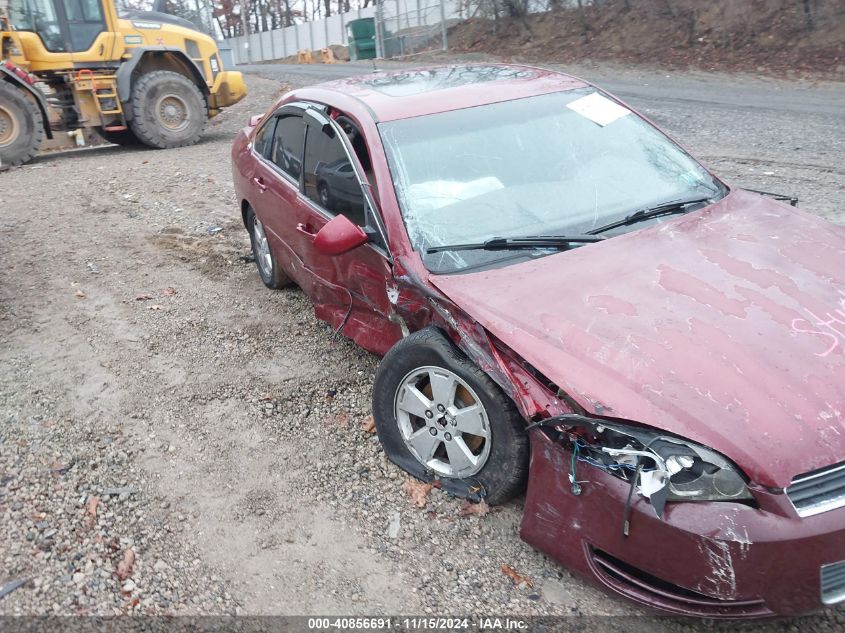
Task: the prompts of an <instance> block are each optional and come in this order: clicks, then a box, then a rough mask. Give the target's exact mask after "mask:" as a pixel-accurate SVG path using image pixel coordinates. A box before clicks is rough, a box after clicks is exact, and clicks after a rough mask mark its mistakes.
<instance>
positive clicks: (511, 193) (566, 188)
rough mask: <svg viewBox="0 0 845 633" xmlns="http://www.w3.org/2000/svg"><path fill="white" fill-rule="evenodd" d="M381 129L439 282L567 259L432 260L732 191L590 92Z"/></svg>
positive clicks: (582, 229)
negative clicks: (441, 275) (479, 270)
mask: <svg viewBox="0 0 845 633" xmlns="http://www.w3.org/2000/svg"><path fill="white" fill-rule="evenodd" d="M379 129H380V132H381V135H382V139H383V141H384V145H385V149H386V151H387V156H388V161H389V164H390V169H391V173H392V176H393V181H394V186H395V188H396V194H397V197H398V199H399V203H400V207H401V211H402V216H403V219H404V222H405V226H406V228H407V230H408V235H409V237H410V240H411V243H412V244H413V246H414V248H415V249H417V250H419V251H420V252H421V253H422V256H423V260H424V262H425V264H426V266H427V267H428V268H429V270H432V271H434V272H453V271H457V270H462V269H468V268H474V267H477V266H484V265H495V263H496V262H497V261H502V262H504V261H518V260H519V259H524V258H525V257H536V256H542V255H547V254H551V253H553V252H557V251H556V250H554V249H551V250H550V249H545V250H540V249H538V250H537V252H533V251H529V252H522V253H521V254H520V255H516V254H515V253H513V252H501V251H497V252H490V251H484V250H466V251H444V252H438V253H433V254H426V253H425V251H426V249H427V248H430V247H433V246H448V245H455V244H474V243H480V242H484V241H486V240H488V239H490V238H493V237H504V238H508V237H526V236H538V235H573V234H583V233H587V232H589V231H590V230H591V229H595V228H598V227H601V226H603V225H605V224H608V223H609V222H612V221H615V220H618V219H620V218H622V217H624V216H626V215H627V214H629V213H631V212H633V211H637V210H640V209H645V208H650V207H653V206H655V205H658V204H661V203H664V202H669V201H676V200H679V199H688V198H707V199H713V200H715V199H717V198H720V197H721V196H722V195H724V191H725V189H724V186H723V185H721V183H719V182H718V181H717V180H715V179H714V178H713V177H712V176H711V175H710V174H709V173H708V172H707V171H706V170H705V169H704V168H703V167H701V165H699V164H698V163H697V162H696V161H695V160H693V159H692V158H691V157H690V156H689V155H687V154H686V153H685V152H684V151H683V150H681V149H680V148H679V147H678V146H677V145H675V144H674V143H673V142H672V141H670V140H669V139H668V138H666V136H664V135H663V134H662V133H661V132H659V131H658V130H657V129H655V128H654V127H653V126H651V125H649V124H648V123H647V122H645V121H644V120H643V119H641V118H640V117H638V116H637V115H636V114H634V113H632V112H630V111H629V110H627V109H625V108H622V107H621V106H619V105H618V104H616V102H614V101H612V100H610V99H608V98H606V97H604V96H603V95H601V94H600V93H598V92H596V91H595V90H594V89H592V88H584V89H579V90H571V91H566V92H558V93H552V94H547V95H540V96H536V97H529V98H524V99H518V100H513V101H506V102H502V103H494V104H489V105H483V106H477V107H474V108H466V109H462V110H454V111H449V112H443V113H439V114H432V115H427V116H421V117H416V118H411V119H404V120H398V121H392V122H388V123H383V124H381V125H380V126H379ZM643 226H647V224H645V223H644V224H637V225H634V226H629V227H624V228H620V229H619V230H618V231H619V232H622V231H626V230H634V229H638V228H642V227H643ZM609 235H610V233H609V234H608V236H609ZM585 248H589V247H588V246H587V247H585Z"/></svg>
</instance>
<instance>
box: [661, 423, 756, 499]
mask: <svg viewBox="0 0 845 633" xmlns="http://www.w3.org/2000/svg"><path fill="white" fill-rule="evenodd" d="M661 439H662V440H664V441H665V442H666V444H671V443H673V442H677V440H674V439H673V440H671V441H670V440H666V439H665V438H661ZM679 446H682V447H683V449H684V452H683V453H678V452H675V451H672V449H666V452H665V458H664V463H665V465H666V470H667V472H668V474H669V490H668V493H667V496H666V499H667V500H668V501H738V500H743V499H751V498H752V496H751V492H750V491H749V490H748V486H746V485H745V479H744V478H743V476H742V474H740V472H739V471H738V470H737V469H736V467H735V466H734V465H733V464H731V463H730V462H729V461H728V460H727V459H725V458H724V457H722V456H721V455H719V454H718V453H717V452H715V451H711V450H710V449H709V448H704V447H703V446H699V445H698V444H693V443H692V442H685V443H684V444H680V445H679ZM690 453H695V455H690Z"/></svg>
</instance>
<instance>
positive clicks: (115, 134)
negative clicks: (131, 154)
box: [94, 126, 141, 146]
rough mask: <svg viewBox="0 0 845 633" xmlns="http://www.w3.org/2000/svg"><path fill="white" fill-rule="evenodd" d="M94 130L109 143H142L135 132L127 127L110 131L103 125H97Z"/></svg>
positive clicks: (129, 144)
mask: <svg viewBox="0 0 845 633" xmlns="http://www.w3.org/2000/svg"><path fill="white" fill-rule="evenodd" d="M94 131H95V132H97V135H98V136H99V137H100V138H101V139H103V140H104V141H106V142H107V143H112V144H114V145H128V146H131V145H140V144H141V141H140V139H138V137H137V136H135V133H134V132H133V131H132V130H130V129H129V128H126V129H125V130H120V131H114V130H112V131H109V130H106V129H104V128H102V127H99V126H98V127H95V128H94Z"/></svg>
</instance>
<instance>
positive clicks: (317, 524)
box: [0, 73, 845, 631]
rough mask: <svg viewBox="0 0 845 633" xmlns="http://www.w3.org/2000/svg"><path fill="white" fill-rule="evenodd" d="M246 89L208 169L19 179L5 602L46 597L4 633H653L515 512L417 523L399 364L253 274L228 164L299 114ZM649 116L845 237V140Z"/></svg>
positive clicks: (4, 180) (8, 227)
mask: <svg viewBox="0 0 845 633" xmlns="http://www.w3.org/2000/svg"><path fill="white" fill-rule="evenodd" d="M583 74H587V73H583ZM282 78H284V77H282ZM288 79H290V82H291V83H293V84H296V85H304V84H307V83H311V82H312V81H314V77H312V76H309V75H303V74H297V75H295V76H294V75H291V76H290V77H289V78H288ZM248 81H249V88H250V91H251V92H250V96H249V97H248V98H247V99H246V100H245V101H244V102H242V103H241V104H238V105H237V106H235V107H233V108H231V109H229V110H227V111H226V112H225V113H223V114H222V115H221V116H220V117H218V118H217V119H216V120H214V121H213V122H212V124H211V125H210V126H209V131H208V133H207V135H206V137H205V138H204V140H203V142H202V143H201V144H199V145H197V146H195V147H190V148H182V149H177V150H170V151H162V152H159V151H149V150H143V149H126V148H117V147H111V146H108V147H102V148H97V149H92V150H85V151H79V152H71V153H63V154H53V155H46V156H43V157H42V158H40V159H39V160H37V161H36V162H34V163H32V164H30V165H28V166H26V167H23V168H18V169H13V170H11V171H9V172H7V173H4V174H0V240H2V241H1V242H0V243H2V249H0V543H3V546H2V549H0V558H2V561H3V565H2V570H0V586H2V585H3V583H5V582H7V581H14V580H18V579H20V580H23V581H25V583H24V584H23V585H22V586H20V587H19V588H17V589H16V590H15V591H13V592H11V593H10V594H9V595H7V596H6V597H5V598H0V614H4V615H21V614H38V615H41V614H61V615H66V614H101V615H110V614H123V613H130V612H135V613H143V614H177V615H178V614H191V615H198V614H212V615H215V614H256V615H262V614H304V613H322V614H353V613H355V614H387V613H394V614H395V613H409V614H410V613H416V614H429V613H433V614H441V615H443V614H456V613H497V614H502V613H511V614H520V615H602V614H612V615H640V614H642V613H643V612H642V611H641V610H640V609H638V608H637V607H634V606H632V605H629V604H627V603H625V602H622V601H620V600H617V599H614V598H611V597H608V596H607V595H605V594H604V593H602V592H599V591H597V590H595V589H593V588H592V587H590V586H588V585H586V584H584V583H583V582H582V581H580V580H578V579H576V578H574V577H573V576H571V575H570V574H569V573H568V572H566V571H565V570H563V569H561V568H560V567H558V566H557V565H556V564H555V563H553V562H551V561H549V560H547V559H546V558H545V557H544V556H543V555H541V554H539V553H538V552H536V551H534V550H533V549H531V548H530V547H529V546H527V545H526V544H525V543H523V542H521V541H520V540H519V538H518V535H517V531H518V526H519V520H520V513H521V508H522V503H521V501H519V500H517V501H515V502H512V503H510V504H508V505H506V506H504V507H502V508H500V509H496V511H495V512H491V513H489V514H487V515H484V516H477V515H473V514H471V515H469V516H462V513H461V509H462V504H461V502H460V501H458V500H454V499H450V498H448V497H447V496H446V495H445V494H443V493H441V492H439V491H437V490H435V491H432V492H431V494H430V495H429V497H428V498H427V500H426V503H425V506H424V507H423V508H419V507H415V506H413V505H412V504H411V503H410V499H409V496H408V494H407V493H406V492H405V491H404V490H403V485H404V484H405V482H406V480H407V478H406V476H405V475H404V474H403V473H402V472H401V471H400V470H398V469H397V468H396V467H394V466H393V465H391V464H388V463H387V461H386V459H385V457H384V454H383V453H382V452H381V450H380V449H379V445H378V441H377V439H376V438H375V436H374V435H372V434H371V433H369V432H367V431H366V430H365V429H364V426H365V424H366V422H367V416H368V414H369V400H370V390H371V386H372V378H373V373H374V370H375V367H376V364H377V359H376V358H374V357H372V356H370V355H369V354H367V353H365V352H363V351H361V350H359V349H358V348H357V347H355V346H354V345H352V344H351V343H350V342H348V341H346V340H344V339H334V338H333V337H332V335H331V331H330V329H329V328H328V327H327V326H325V325H324V324H322V323H320V322H318V321H317V320H316V319H315V318H314V317H313V313H312V311H311V309H310V305H309V303H308V301H307V299H306V298H305V296H304V295H303V294H302V293H301V292H300V291H299V290H297V289H290V290H284V291H279V292H269V291H267V290H266V289H265V288H264V286H263V285H262V284H261V283H260V281H259V279H258V276H257V274H256V272H255V270H254V266H253V264H251V263H248V262H245V261H244V260H243V259H242V256H243V255H246V254H247V253H248V250H249V247H248V239H247V236H246V233H245V232H244V231H243V227H242V225H241V222H240V218H239V214H238V211H237V207H236V205H235V200H234V195H233V192H232V187H231V178H230V165H229V157H228V152H229V147H230V143H231V138H232V136H233V135H234V133H235V132H236V131H237V129H238V128H239V127H240V126H241V125H243V123H244V122H245V121H246V120H247V118H248V117H249V115H251V114H254V113H258V112H260V111H263V110H264V109H265V107H266V105H267V104H268V103H269V102H270V100H271V99H272V98H273V97H274V96H275V95H277V94H279V93H280V90H282V88H281V87H280V82H279V78H278V77H277V78H276V79H275V80H272V81H271V80H268V79H264V78H261V77H257V76H250V77H249V78H248ZM709 81H712V82H714V84H716V85H719V86H722V87H723V89H728V90H729V89H730V86H727V88H725V86H724V85H723V84H722V83H719V82H721V81H723V80H722V79H720V78H716V79H714V78H711V79H709ZM783 86H784V88H783V89H788V88H789V86H788V85H786V84H783ZM804 88H805V87H804V86H802V85H797V86H795V87H794V89H795V90H798V91H800V90H803V89H804ZM632 101H634V99H632ZM638 105H640V104H638ZM642 105H643V107H645V108H646V110H647V112H648V113H649V114H650V115H653V116H654V117H655V118H656V119H658V120H659V121H660V122H661V123H662V124H664V125H665V126H666V127H667V128H668V129H669V130H670V131H671V132H673V133H674V134H675V135H676V136H677V137H678V138H679V139H680V140H681V141H682V142H684V143H685V144H686V145H687V146H688V147H690V149H692V150H693V151H694V152H697V153H699V154H702V155H704V156H705V158H706V159H707V160H708V161H709V163H710V164H711V165H712V166H713V167H715V168H716V170H717V171H719V172H720V173H721V174H723V175H725V176H726V177H727V178H729V179H732V180H734V181H735V182H739V183H742V184H746V185H749V186H756V187H759V188H773V189H777V190H783V191H787V192H797V193H799V194H801V195H802V196H803V197H804V199H805V200H806V203H805V204H804V206H805V207H806V208H807V209H809V210H811V211H814V212H817V213H820V214H822V215H825V216H827V217H830V218H831V219H833V220H834V221H837V222H843V221H845V215H843V211H842V210H843V209H845V186H843V185H845V175H843V169H842V164H841V160H838V159H836V157H837V156H839V157H841V156H842V155H843V151H842V150H843V144H845V138H844V137H845V130H843V125H842V118H841V117H839V118H837V117H835V116H833V117H831V116H828V115H823V114H819V115H808V114H803V115H800V116H799V115H796V114H795V113H793V114H791V115H790V113H789V112H782V111H779V112H754V111H750V110H746V111H739V110H738V111H732V112H725V111H724V109H721V110H720V109H719V108H711V109H708V108H707V106H705V105H702V104H700V103H688V102H683V103H681V102H677V103H668V104H667V105H666V107H665V108H661V107H659V104H657V103H656V102H652V103H645V102H643V104H642ZM770 172H771V173H770ZM805 194H806V195H805ZM502 565H509V566H510V567H512V568H513V569H514V570H516V571H517V572H518V574H520V575H522V576H524V577H525V578H527V579H528V581H529V582H526V583H520V584H515V583H514V582H513V581H512V580H511V579H510V578H509V577H508V576H506V575H505V574H503V573H502V572H501V566H502ZM798 626H799V623H797V622H780V623H776V624H772V625H768V626H767V627H766V628H768V629H770V630H772V629H774V630H783V631H787V630H789V631H792V630H796V631H797V630H798ZM843 626H845V610H843V609H838V610H834V611H830V612H827V613H825V614H823V615H819V616H814V617H812V618H808V619H805V620H803V621H801V622H800V627H801V630H814V631H838V630H842V627H843ZM699 628H707V627H704V625H703V624H701V623H699V622H696V621H687V622H682V623H677V622H665V623H660V624H655V625H654V626H652V628H651V629H650V630H672V631H681V630H697V629H699ZM759 628H761V629H762V628H764V627H759ZM744 630H749V629H748V627H746V628H745V629H744Z"/></svg>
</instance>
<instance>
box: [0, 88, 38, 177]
mask: <svg viewBox="0 0 845 633" xmlns="http://www.w3.org/2000/svg"><path fill="white" fill-rule="evenodd" d="M43 138H44V121H43V119H42V118H41V112H39V110H38V107H37V106H36V105H35V104H34V103H33V102H32V101H31V100H30V99H29V98H28V97H27V96H26V95H25V94H24V92H23V91H22V90H21V89H20V88H16V87H15V86H14V85H13V84H10V83H8V82H4V81H0V162H2V163H3V164H4V165H20V164H22V163H25V162H27V161H28V160H29V159H30V158H32V157H33V156H35V153H36V152H37V151H38V146H39V145H40V144H41V140H42V139H43Z"/></svg>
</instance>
